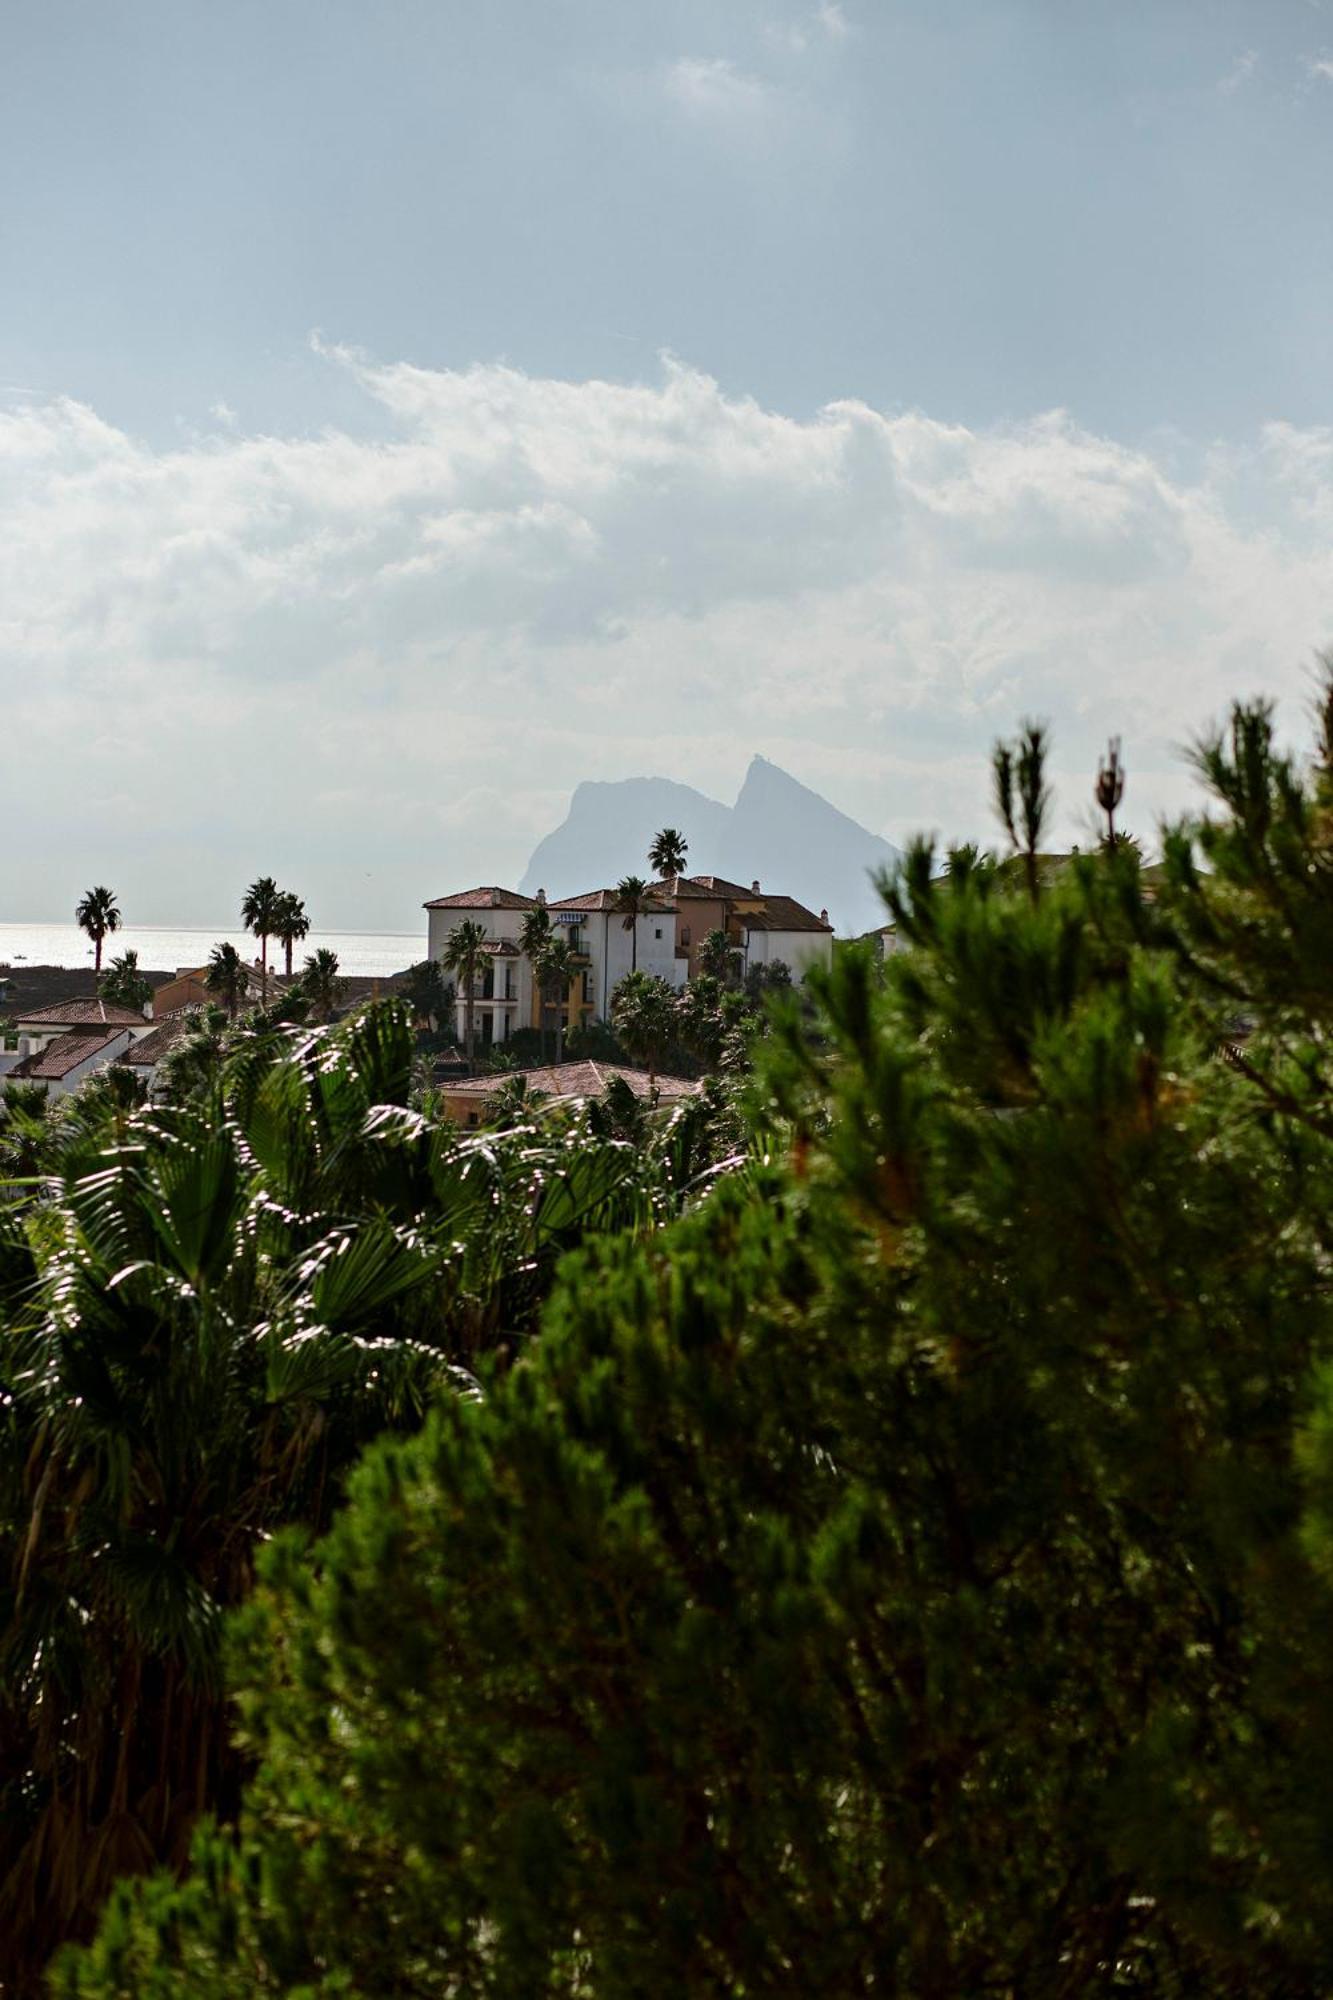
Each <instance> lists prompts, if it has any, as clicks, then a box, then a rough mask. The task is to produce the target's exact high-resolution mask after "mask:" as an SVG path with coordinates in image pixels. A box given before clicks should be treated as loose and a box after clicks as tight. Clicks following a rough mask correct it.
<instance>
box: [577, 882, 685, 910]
mask: <svg viewBox="0 0 1333 2000" xmlns="http://www.w3.org/2000/svg"><path fill="white" fill-rule="evenodd" d="M649 894H650V898H651V900H650V901H649V902H648V904H647V907H646V908H645V910H644V915H645V916H670V915H671V913H672V911H673V910H674V908H675V905H674V903H672V901H671V899H670V894H669V892H664V890H663V887H662V884H661V883H658V882H653V883H650V884H649ZM664 895H665V900H664ZM547 908H548V909H552V910H587V911H588V912H589V914H596V913H597V912H599V911H602V910H609V911H610V912H611V913H612V915H613V916H614V915H618V914H619V913H620V892H619V890H618V889H587V890H585V891H584V893H583V894H582V895H581V896H562V897H561V899H560V901H559V902H558V903H549V904H548V905H547Z"/></svg>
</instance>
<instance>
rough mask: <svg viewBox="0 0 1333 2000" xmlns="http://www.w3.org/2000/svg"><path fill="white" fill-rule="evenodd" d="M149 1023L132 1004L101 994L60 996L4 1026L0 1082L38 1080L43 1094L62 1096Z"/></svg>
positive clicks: (120, 1051) (112, 1058) (143, 1031)
mask: <svg viewBox="0 0 1333 2000" xmlns="http://www.w3.org/2000/svg"><path fill="white" fill-rule="evenodd" d="M151 1027H152V1022H151V1021H147V1020H145V1019H144V1016H143V1015H142V1014H138V1013H136V1012H135V1010H134V1009H133V1008H132V1007H116V1006H113V1005H111V1003H110V1002H109V1001H106V1000H62V1001H59V1002H57V1004H56V1005H55V1006H53V1007H37V1008H34V1009H33V1010H32V1011H31V1012H30V1013H27V1014H20V1016H19V1018H18V1020H17V1021H16V1022H15V1023H14V1025H13V1027H12V1028H10V1029H8V1030H7V1031H6V1034H5V1037H4V1044H3V1047H0V1083H11V1082H12V1083H38V1084H41V1085H42V1086H43V1087H44V1088H45V1090H46V1093H47V1096H48V1097H65V1096H67V1095H68V1094H69V1092H70V1091H71V1090H76V1089H77V1088H78V1086H79V1084H81V1083H82V1082H83V1080H84V1078H85V1077H86V1076H91V1075H92V1074H93V1073H94V1071H96V1070H99V1069H104V1068H105V1067H106V1065H107V1064H108V1063H109V1062H114V1061H115V1059H116V1057H117V1056H119V1055H121V1054H123V1052H124V1051H125V1050H126V1049H127V1048H128V1047H129V1045H130V1043H131V1042H133V1041H136V1040H137V1039H138V1037H139V1036H140V1035H146V1034H148V1033H149V1031H150V1029H151Z"/></svg>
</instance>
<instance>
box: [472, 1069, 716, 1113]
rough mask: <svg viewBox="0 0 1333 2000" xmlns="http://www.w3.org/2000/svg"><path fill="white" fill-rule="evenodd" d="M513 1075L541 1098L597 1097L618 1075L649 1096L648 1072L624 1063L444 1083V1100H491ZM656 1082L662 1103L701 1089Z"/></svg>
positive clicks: (674, 1079)
mask: <svg viewBox="0 0 1333 2000" xmlns="http://www.w3.org/2000/svg"><path fill="white" fill-rule="evenodd" d="M516 1076H518V1077H522V1079H523V1081H524V1083H525V1084H526V1086H527V1088H528V1089H529V1090H530V1091H533V1092H534V1093H536V1094H537V1095H539V1096H542V1097H600V1096H602V1094H603V1092H604V1091H605V1090H606V1087H607V1085H608V1084H609V1083H610V1082H611V1079H612V1078H613V1077H617V1076H618V1077H621V1078H623V1080H624V1081H625V1082H626V1083H627V1084H628V1085H629V1087H630V1089H631V1090H632V1091H633V1092H634V1095H635V1096H636V1097H644V1098H646V1097H647V1096H648V1094H649V1091H648V1072H647V1070H643V1069H627V1068H626V1067H625V1065H624V1064H623V1063H607V1062H571V1063H560V1064H558V1065H556V1064H549V1065H548V1066H547V1067H546V1068H544V1069H518V1070H507V1071H506V1072H505V1073H504V1074H503V1075H502V1076H466V1077H460V1078H459V1079H458V1081H457V1082H450V1083H446V1084H445V1085H444V1086H443V1088H444V1092H445V1095H446V1096H447V1097H480V1098H487V1097H494V1096H495V1094H496V1092H497V1091H500V1090H503V1088H504V1086H505V1085H506V1084H507V1083H508V1082H509V1081H510V1080H511V1078H513V1077H516ZM655 1081H656V1087H657V1093H658V1096H659V1097H660V1098H661V1100H662V1102H663V1103H664V1104H665V1103H674V1102H676V1101H677V1100H678V1099H680V1098H684V1097H697V1096H698V1095H699V1093H700V1091H701V1090H702V1089H703V1085H702V1084H701V1083H695V1082H693V1081H692V1080H691V1079H690V1078H689V1077H685V1076H658V1077H657V1078H656V1080H655Z"/></svg>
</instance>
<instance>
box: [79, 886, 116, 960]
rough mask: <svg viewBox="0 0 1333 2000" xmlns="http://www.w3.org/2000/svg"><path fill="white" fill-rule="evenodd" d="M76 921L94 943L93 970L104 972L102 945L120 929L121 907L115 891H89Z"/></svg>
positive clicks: (81, 901)
mask: <svg viewBox="0 0 1333 2000" xmlns="http://www.w3.org/2000/svg"><path fill="white" fill-rule="evenodd" d="M74 921H75V923H76V924H77V925H78V927H79V929H80V930H81V931H85V932H86V933H87V935H88V936H89V937H90V938H91V939H92V941H93V952H94V957H93V970H94V971H95V972H100V971H101V970H102V945H103V942H104V941H105V939H106V938H107V937H108V936H109V935H110V933H111V932H112V931H118V930H119V929H120V905H119V904H118V903H117V901H116V892H115V890H114V889H104V888H98V889H89V890H88V891H87V892H86V893H85V894H84V895H83V896H82V897H80V899H79V903H78V906H77V908H76V909H75V912H74Z"/></svg>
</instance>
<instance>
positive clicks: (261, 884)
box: [241, 875, 291, 1005]
mask: <svg viewBox="0 0 1333 2000" xmlns="http://www.w3.org/2000/svg"><path fill="white" fill-rule="evenodd" d="M290 914H291V913H290V910H289V907H288V899H287V897H286V895H285V894H284V892H283V891H282V890H281V889H279V887H278V885H277V883H276V882H275V881H274V879H273V877H272V876H271V875H260V876H258V877H257V878H256V879H255V880H254V881H253V882H252V883H251V884H250V887H249V888H248V889H247V890H246V892H245V895H244V896H243V897H242V899H241V922H242V923H243V924H244V925H245V928H246V929H247V930H248V931H253V932H254V934H255V936H256V937H257V938H258V939H259V966H260V980H261V984H262V988H263V998H264V1003H265V1005H267V1003H268V941H269V939H270V938H271V937H276V936H277V935H278V926H279V925H280V924H281V923H284V922H285V921H286V920H287V919H288V917H289V915H290Z"/></svg>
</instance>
